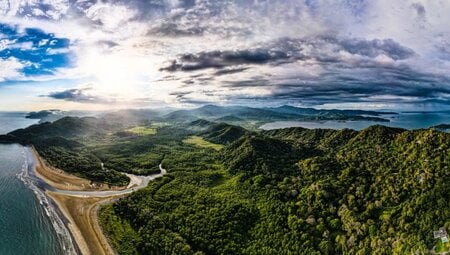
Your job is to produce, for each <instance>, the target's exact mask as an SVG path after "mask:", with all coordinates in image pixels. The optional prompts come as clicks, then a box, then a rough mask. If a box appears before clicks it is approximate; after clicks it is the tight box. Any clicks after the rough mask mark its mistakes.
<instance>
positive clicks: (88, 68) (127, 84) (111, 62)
mask: <svg viewBox="0 0 450 255" xmlns="http://www.w3.org/2000/svg"><path fill="white" fill-rule="evenodd" d="M147 65H148V63H147V61H145V59H143V58H141V57H133V56H130V55H122V54H101V53H98V52H95V51H94V52H90V53H88V54H86V55H84V57H82V59H81V61H80V66H82V68H83V70H84V72H85V74H87V75H89V76H91V77H92V78H93V84H95V85H93V86H94V87H93V90H94V91H95V92H96V93H101V94H102V95H103V96H113V97H120V98H124V99H126V98H132V97H135V96H137V95H138V94H139V88H140V87H141V85H142V83H145V82H146V81H148V79H149V78H150V76H151V70H150V69H149V68H145V67H146V66H147Z"/></svg>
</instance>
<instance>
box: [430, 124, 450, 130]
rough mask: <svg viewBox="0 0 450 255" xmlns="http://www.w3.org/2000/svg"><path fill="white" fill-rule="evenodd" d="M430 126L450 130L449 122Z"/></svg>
mask: <svg viewBox="0 0 450 255" xmlns="http://www.w3.org/2000/svg"><path fill="white" fill-rule="evenodd" d="M431 128H434V129H438V130H442V131H446V130H450V124H440V125H436V126H432V127H431Z"/></svg>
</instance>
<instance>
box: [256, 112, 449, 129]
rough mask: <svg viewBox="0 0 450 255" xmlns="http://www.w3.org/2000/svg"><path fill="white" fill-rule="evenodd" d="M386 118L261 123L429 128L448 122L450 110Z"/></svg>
mask: <svg viewBox="0 0 450 255" xmlns="http://www.w3.org/2000/svg"><path fill="white" fill-rule="evenodd" d="M381 117H382V118H387V119H389V120H390V122H374V121H276V122H271V123H267V124H264V125H262V126H261V127H260V128H261V129H264V130H270V129H279V128H289V127H303V128H309V129H313V128H325V129H344V128H349V129H354V130H361V129H365V128H368V127H370V126H372V125H376V124H379V125H384V126H389V127H398V128H404V129H421V128H429V127H432V126H436V125H439V124H450V112H434V113H429V112H428V113H424V112H415V113H414V112H409V113H399V114H393V115H385V116H381Z"/></svg>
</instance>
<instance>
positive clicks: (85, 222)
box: [46, 191, 116, 255]
mask: <svg viewBox="0 0 450 255" xmlns="http://www.w3.org/2000/svg"><path fill="white" fill-rule="evenodd" d="M46 194H47V195H48V196H49V197H50V198H51V199H52V200H53V201H54V202H55V204H56V205H57V206H58V208H59V210H60V211H61V213H62V214H63V215H64V217H65V218H67V220H68V222H67V224H66V225H67V228H68V229H69V231H70V232H71V234H72V236H73V238H74V240H75V243H76V244H77V246H78V248H79V251H80V253H81V254H83V255H85V254H86V255H89V254H92V255H97V254H98V255H115V254H116V253H115V251H114V250H113V248H112V247H111V245H110V244H109V241H108V239H107V237H106V236H105V235H104V233H103V230H102V229H101V226H100V223H99V221H98V214H97V212H98V208H99V206H100V205H103V204H107V203H110V202H112V201H114V200H115V199H116V197H107V198H95V197H91V198H83V197H74V196H67V195H62V194H58V193H55V192H52V191H47V192H46Z"/></svg>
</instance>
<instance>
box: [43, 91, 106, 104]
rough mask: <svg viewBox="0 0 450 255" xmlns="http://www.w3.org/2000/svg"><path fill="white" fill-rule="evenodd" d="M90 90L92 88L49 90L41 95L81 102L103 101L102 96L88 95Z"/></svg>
mask: <svg viewBox="0 0 450 255" xmlns="http://www.w3.org/2000/svg"><path fill="white" fill-rule="evenodd" d="M90 90H92V88H81V89H68V90H64V91H56V92H51V93H49V94H48V95H44V96H43V97H50V98H53V99H59V100H65V101H72V102H82V103H100V102H104V101H105V100H104V99H103V98H100V97H97V96H92V95H89V91H90Z"/></svg>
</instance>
